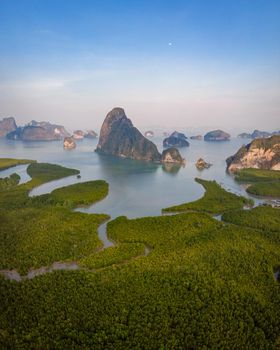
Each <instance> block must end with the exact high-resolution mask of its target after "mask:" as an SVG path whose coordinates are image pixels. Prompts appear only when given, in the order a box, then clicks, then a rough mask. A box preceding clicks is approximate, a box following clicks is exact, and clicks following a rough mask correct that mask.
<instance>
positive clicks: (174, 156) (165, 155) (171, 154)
mask: <svg viewBox="0 0 280 350" xmlns="http://www.w3.org/2000/svg"><path fill="white" fill-rule="evenodd" d="M161 161H162V163H177V164H185V159H183V158H182V156H181V154H180V152H179V151H178V150H177V148H175V147H171V148H167V149H165V150H164V151H163V152H162V157H161Z"/></svg>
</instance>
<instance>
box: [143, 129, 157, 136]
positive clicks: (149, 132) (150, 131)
mask: <svg viewBox="0 0 280 350" xmlns="http://www.w3.org/2000/svg"><path fill="white" fill-rule="evenodd" d="M154 136H155V134H154V132H153V131H152V130H149V131H146V132H145V137H154Z"/></svg>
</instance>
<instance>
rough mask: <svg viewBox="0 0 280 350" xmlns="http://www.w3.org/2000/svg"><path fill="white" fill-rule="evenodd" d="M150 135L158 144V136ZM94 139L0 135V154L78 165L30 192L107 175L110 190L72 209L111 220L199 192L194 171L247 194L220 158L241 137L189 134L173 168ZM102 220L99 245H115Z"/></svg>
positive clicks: (149, 212)
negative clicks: (108, 153) (68, 145)
mask: <svg viewBox="0 0 280 350" xmlns="http://www.w3.org/2000/svg"><path fill="white" fill-rule="evenodd" d="M153 141H155V143H157V146H158V148H159V149H161V139H154V140H153ZM96 142H97V141H96V140H86V139H85V140H83V141H81V142H79V143H78V145H77V148H76V149H75V150H72V151H65V150H63V147H62V144H61V142H34V143H30V142H29V143H24V142H21V141H18V142H14V141H8V140H3V139H2V140H0V157H10V158H25V159H26V158H28V159H35V160H38V161H40V162H49V163H56V164H60V165H63V166H66V167H71V168H76V169H79V170H80V171H81V180H79V179H77V177H76V176H70V177H67V178H64V179H60V180H56V181H52V182H49V183H46V184H43V185H41V186H39V187H37V188H34V189H33V190H32V191H31V192H30V196H37V195H40V194H44V193H49V192H51V191H52V190H54V189H55V188H59V187H62V186H66V185H70V184H73V183H77V182H78V181H88V180H96V179H104V180H106V181H107V182H108V183H109V185H110V188H109V195H108V196H107V197H106V198H105V199H104V200H102V201H100V202H98V203H95V204H93V205H92V206H89V207H86V208H78V209H76V210H77V211H80V212H85V213H106V214H109V215H110V217H111V220H113V219H114V218H116V217H118V216H120V215H125V216H127V217H128V218H136V217H143V216H158V215H161V209H162V208H164V207H169V206H172V205H176V204H179V203H182V202H191V201H194V200H197V199H198V198H200V197H202V195H203V193H204V189H203V187H202V186H201V185H199V184H197V183H196V182H195V181H194V179H195V177H200V178H203V179H206V180H213V179H215V180H216V181H217V182H219V183H220V184H221V185H222V186H223V187H224V188H225V189H227V190H229V191H231V192H233V193H235V194H238V195H245V196H247V197H249V195H248V194H247V193H246V192H245V189H244V187H242V186H240V185H239V184H238V183H236V182H235V181H234V179H233V178H232V177H231V176H230V175H228V174H227V173H226V171H225V167H226V165H225V159H226V158H227V157H228V156H229V155H231V154H233V153H235V152H236V150H237V149H238V148H239V147H240V146H241V145H242V144H243V140H240V139H232V140H231V141H230V142H225V143H216V142H213V143H209V142H204V141H198V140H191V141H190V143H191V144H190V147H188V148H184V149H181V150H180V151H181V154H182V156H183V157H184V158H185V159H186V161H187V164H186V166H185V167H182V168H179V169H178V168H176V169H175V170H174V169H172V168H166V167H163V166H161V165H156V164H151V163H144V162H139V161H132V160H123V159H116V158H113V157H100V156H99V155H98V154H96V153H95V152H94V149H95V147H96ZM200 157H203V158H204V159H205V160H206V161H208V162H210V163H212V164H213V166H212V167H211V168H210V169H207V170H204V171H199V170H197V169H196V167H195V162H196V160H197V159H198V158H200ZM26 167H27V166H26V165H23V166H22V165H21V166H17V167H13V168H10V169H8V170H5V171H2V172H0V176H1V177H6V176H9V175H10V174H12V173H14V172H16V173H18V174H19V175H20V176H21V180H20V181H21V182H20V183H24V182H27V181H28V180H29V179H30V177H29V176H28V175H27V173H26ZM254 200H255V202H257V204H258V203H259V202H262V200H261V199H256V198H254ZM217 219H220V217H217ZM107 223H108V222H105V223H103V224H101V225H100V226H99V228H98V236H99V238H100V240H101V241H102V242H103V249H106V248H108V247H110V246H113V245H114V243H113V242H112V241H110V240H109V238H108V237H107V230H106V228H107ZM149 252H150V248H149V247H146V248H145V255H147V254H149ZM79 268H80V267H79V266H78V264H77V263H76V262H70V263H66V262H54V263H53V264H52V265H51V266H49V267H41V268H39V269H32V270H30V271H29V272H28V274H27V276H24V277H22V276H20V275H19V274H18V272H17V271H16V270H2V271H0V273H1V274H3V275H5V277H6V278H9V279H13V280H16V281H20V280H23V279H31V278H34V277H35V276H38V275H42V274H44V273H49V272H52V271H55V270H61V269H63V270H75V269H79Z"/></svg>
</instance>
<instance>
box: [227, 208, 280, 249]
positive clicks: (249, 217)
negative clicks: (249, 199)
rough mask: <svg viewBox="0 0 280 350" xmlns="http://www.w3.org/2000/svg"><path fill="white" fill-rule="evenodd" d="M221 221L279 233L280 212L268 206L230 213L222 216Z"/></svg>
mask: <svg viewBox="0 0 280 350" xmlns="http://www.w3.org/2000/svg"><path fill="white" fill-rule="evenodd" d="M222 219H223V220H224V221H226V222H230V223H233V224H236V225H240V226H248V227H252V228H255V229H259V230H262V231H264V232H266V231H273V232H280V210H279V209H275V208H272V207H270V206H260V207H256V208H254V209H252V210H237V211H232V212H229V213H225V214H223V216H222ZM279 242H280V235H279Z"/></svg>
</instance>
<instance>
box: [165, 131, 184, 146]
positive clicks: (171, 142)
mask: <svg viewBox="0 0 280 350" xmlns="http://www.w3.org/2000/svg"><path fill="white" fill-rule="evenodd" d="M189 145H190V144H189V143H188V141H187V137H186V136H185V135H184V134H183V133H181V132H178V131H174V132H173V133H172V134H171V135H170V136H169V137H167V138H166V139H164V140H163V147H188V146H189Z"/></svg>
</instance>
